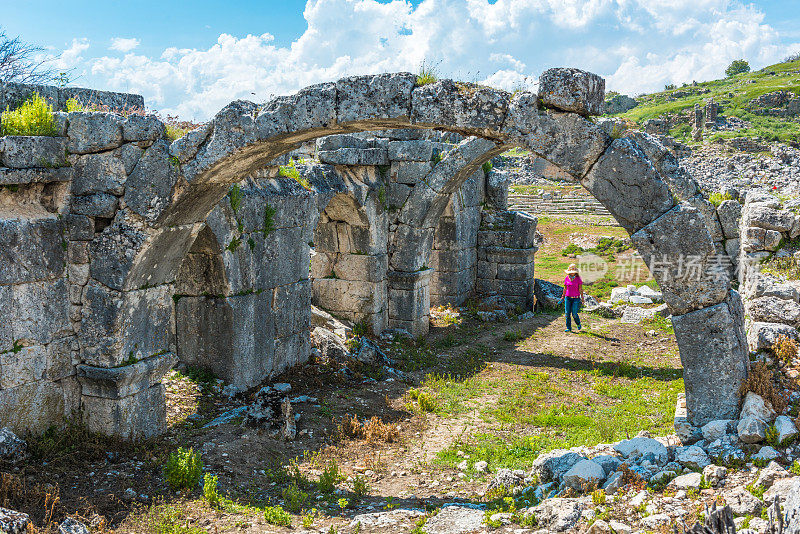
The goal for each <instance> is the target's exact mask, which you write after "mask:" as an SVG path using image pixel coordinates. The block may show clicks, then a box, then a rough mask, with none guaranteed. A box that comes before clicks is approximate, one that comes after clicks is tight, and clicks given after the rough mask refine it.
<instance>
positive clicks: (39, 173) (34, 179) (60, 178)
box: [0, 167, 72, 185]
mask: <svg viewBox="0 0 800 534" xmlns="http://www.w3.org/2000/svg"><path fill="white" fill-rule="evenodd" d="M70 180H72V167H59V168H57V169H48V168H34V169H7V168H5V167H0V185H19V184H35V183H50V182H68V181H70Z"/></svg>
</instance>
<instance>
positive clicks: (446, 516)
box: [423, 504, 484, 534]
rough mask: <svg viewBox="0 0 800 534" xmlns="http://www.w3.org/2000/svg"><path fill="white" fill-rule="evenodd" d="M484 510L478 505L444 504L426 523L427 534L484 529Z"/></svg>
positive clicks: (469, 531)
mask: <svg viewBox="0 0 800 534" xmlns="http://www.w3.org/2000/svg"><path fill="white" fill-rule="evenodd" d="M483 515H484V514H483V511H482V510H481V509H480V508H478V507H474V508H473V507H470V506H459V505H447V504H446V505H444V507H442V511H441V512H439V513H438V514H436V515H435V516H433V517H432V518H430V519H429V520H428V522H427V523H425V526H424V527H423V531H424V532H426V533H427V534H467V533H472V532H475V531H476V530H482V529H483Z"/></svg>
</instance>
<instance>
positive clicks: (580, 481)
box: [564, 460, 606, 491]
mask: <svg viewBox="0 0 800 534" xmlns="http://www.w3.org/2000/svg"><path fill="white" fill-rule="evenodd" d="M605 478H606V473H605V471H604V470H603V468H602V467H601V466H600V465H599V464H597V463H595V462H593V461H592V460H581V461H580V462H578V463H576V464H575V465H573V466H572V467H571V468H570V470H569V471H567V472H566V473H565V474H564V483H565V484H566V485H567V486H568V487H570V488H572V489H574V490H579V491H580V490H583V489H584V488H586V487H587V485H588V484H589V483H590V482H591V481H594V482H595V483H596V486H598V485H600V482H602V481H603V480H605ZM596 486H595V487H596Z"/></svg>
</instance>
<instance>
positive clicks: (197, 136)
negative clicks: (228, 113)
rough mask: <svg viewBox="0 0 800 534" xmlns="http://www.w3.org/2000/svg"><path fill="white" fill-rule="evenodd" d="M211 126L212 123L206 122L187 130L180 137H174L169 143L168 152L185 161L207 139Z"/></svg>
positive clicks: (182, 161)
mask: <svg viewBox="0 0 800 534" xmlns="http://www.w3.org/2000/svg"><path fill="white" fill-rule="evenodd" d="M212 128H213V125H212V123H210V122H209V123H206V124H203V125H201V126H199V127H198V128H195V129H194V130H191V131H189V132H187V133H186V134H185V135H184V136H183V137H181V138H180V139H176V140H175V141H173V142H172V144H171V145H169V153H170V155H171V156H174V157H176V158H178V161H180V162H181V163H186V162H187V161H189V160H190V159H191V158H192V157H194V155H195V154H197V150H198V149H199V148H200V145H201V144H203V143H204V142H205V140H206V139H208V136H209V134H211V130H212Z"/></svg>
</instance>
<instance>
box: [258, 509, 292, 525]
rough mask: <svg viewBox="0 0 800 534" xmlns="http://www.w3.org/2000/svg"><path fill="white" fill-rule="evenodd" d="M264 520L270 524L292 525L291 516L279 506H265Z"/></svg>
mask: <svg viewBox="0 0 800 534" xmlns="http://www.w3.org/2000/svg"><path fill="white" fill-rule="evenodd" d="M264 521H266V522H267V523H269V524H270V525H277V526H279V527H289V526H291V525H292V516H291V515H290V514H289V512H287V511H286V510H284V509H283V508H281V507H280V506H267V507H266V508H265V509H264Z"/></svg>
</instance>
